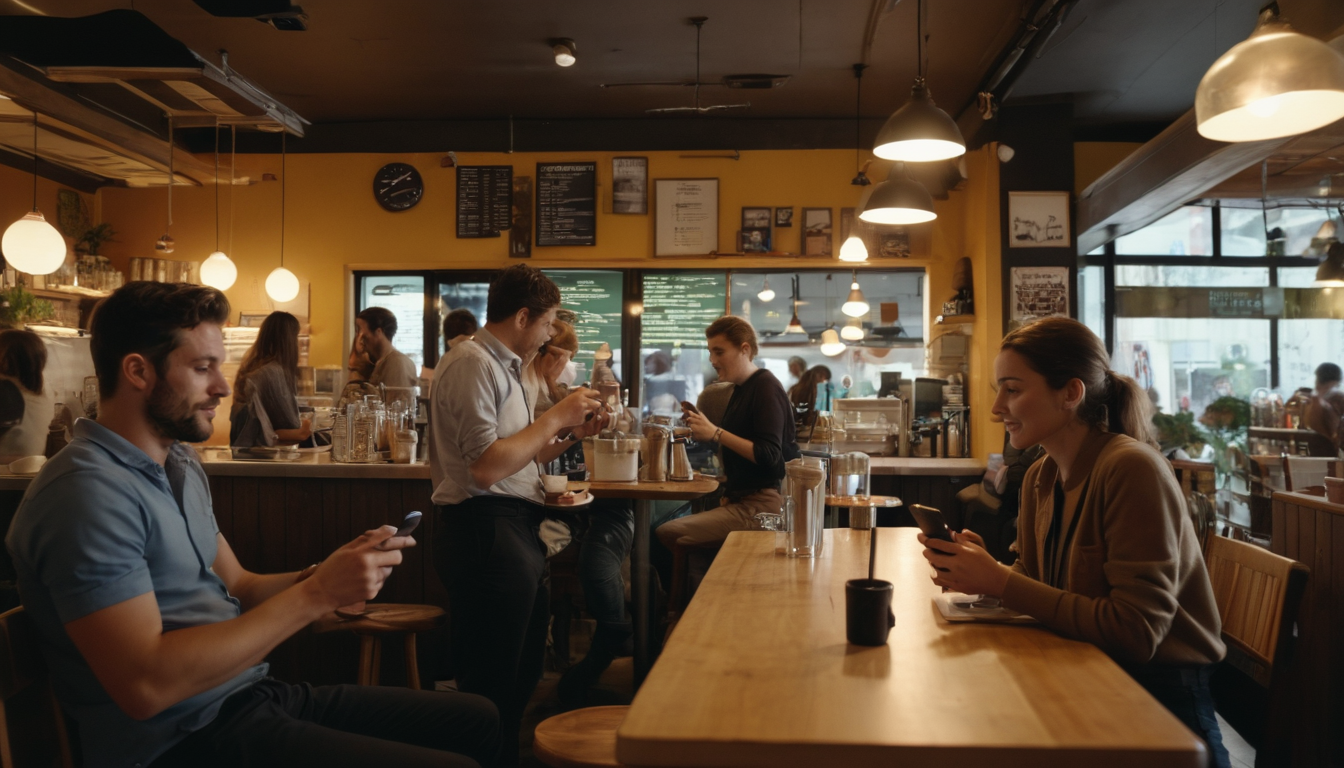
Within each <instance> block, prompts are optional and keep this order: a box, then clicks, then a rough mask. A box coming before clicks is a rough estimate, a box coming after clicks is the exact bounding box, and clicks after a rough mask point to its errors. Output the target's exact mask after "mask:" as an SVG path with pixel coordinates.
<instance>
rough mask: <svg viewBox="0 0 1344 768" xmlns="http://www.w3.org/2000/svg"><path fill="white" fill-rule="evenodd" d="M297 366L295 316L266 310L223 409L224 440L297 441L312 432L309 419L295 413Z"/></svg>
mask: <svg viewBox="0 0 1344 768" xmlns="http://www.w3.org/2000/svg"><path fill="white" fill-rule="evenodd" d="M298 367H299V321H298V318H296V317H294V316H293V315H291V314H289V313H288V312H272V313H271V314H269V315H267V316H266V319H265V320H263V321H262V323H261V330H260V331H259V332H258V333H257V341H256V343H255V344H253V345H252V348H251V349H249V350H247V354H246V355H244V356H243V362H242V364H241V365H239V366H238V377H237V378H236V379H234V382H233V408H232V409H230V411H229V420H230V421H231V422H232V425H231V428H230V429H229V445H233V446H238V447H251V446H254V445H275V444H277V443H299V442H302V441H304V440H307V439H308V438H309V436H311V435H312V433H313V430H312V424H311V423H310V422H309V421H308V420H306V419H300V418H299V401H298V399H297V395H298V387H297V385H296V383H295V380H296V379H297V378H298V373H299V371H298Z"/></svg>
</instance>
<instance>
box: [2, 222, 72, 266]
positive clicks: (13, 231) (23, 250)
mask: <svg viewBox="0 0 1344 768" xmlns="http://www.w3.org/2000/svg"><path fill="white" fill-rule="evenodd" d="M0 251H3V252H4V254H5V261H7V262H9V265H10V266H11V267H13V268H15V269H17V270H19V271H20V272H27V273H28V274H30V275H49V274H51V273H52V272H55V271H56V270H58V269H60V268H61V265H62V264H64V263H65V238H64V237H61V233H60V232H57V231H56V228H55V227H53V226H51V225H50V224H48V223H47V220H46V219H45V218H44V217H43V216H42V212H41V211H29V212H28V213H25V214H24V215H23V218H21V219H19V220H18V221H16V222H14V223H13V224H10V225H9V228H8V229H6V230H5V235H4V238H3V239H0Z"/></svg>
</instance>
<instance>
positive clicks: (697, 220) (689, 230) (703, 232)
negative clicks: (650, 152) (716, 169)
mask: <svg viewBox="0 0 1344 768" xmlns="http://www.w3.org/2000/svg"><path fill="white" fill-rule="evenodd" d="M718 252H719V180H718V179H654V180H653V255H654V256H703V255H707V254H711V253H718Z"/></svg>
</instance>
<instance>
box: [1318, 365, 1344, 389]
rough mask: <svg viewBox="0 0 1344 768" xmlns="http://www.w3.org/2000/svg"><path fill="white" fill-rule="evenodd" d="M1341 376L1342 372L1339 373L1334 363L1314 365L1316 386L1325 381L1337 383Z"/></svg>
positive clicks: (1342, 376)
mask: <svg viewBox="0 0 1344 768" xmlns="http://www.w3.org/2000/svg"><path fill="white" fill-rule="evenodd" d="M1342 378H1344V373H1341V371H1340V370H1339V366H1338V365H1335V364H1334V363H1321V364H1320V365H1318V366H1316V384H1317V385H1318V386H1319V385H1321V384H1324V383H1326V382H1327V381H1333V382H1335V383H1336V384H1338V383H1339V381H1340V380H1341V379H1342Z"/></svg>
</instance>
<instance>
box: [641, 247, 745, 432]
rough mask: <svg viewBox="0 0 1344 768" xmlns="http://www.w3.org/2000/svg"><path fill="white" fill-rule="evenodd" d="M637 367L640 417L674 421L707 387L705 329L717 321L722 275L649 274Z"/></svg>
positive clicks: (724, 289)
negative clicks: (640, 375) (684, 405)
mask: <svg viewBox="0 0 1344 768" xmlns="http://www.w3.org/2000/svg"><path fill="white" fill-rule="evenodd" d="M643 283H644V285H643V290H644V307H643V310H642V313H641V315H640V327H641V331H640V340H639V354H640V358H639V362H640V368H641V370H643V372H644V379H643V382H642V384H643V386H641V387H640V399H641V403H640V405H641V406H642V408H643V410H644V412H645V413H653V414H660V415H665V416H676V415H680V414H681V405H680V403H681V401H682V400H688V401H690V402H692V403H693V402H695V400H696V398H697V397H699V396H700V392H701V390H703V389H704V388H705V383H706V382H707V381H713V380H714V378H715V375H714V369H713V367H711V366H710V364H709V348H708V345H707V344H706V343H705V328H707V327H709V324H710V323H712V322H714V321H715V320H717V319H718V318H719V317H722V316H723V311H724V308H725V307H726V306H727V295H728V276H727V275H726V274H725V273H723V272H654V273H645V274H644V280H643Z"/></svg>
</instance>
